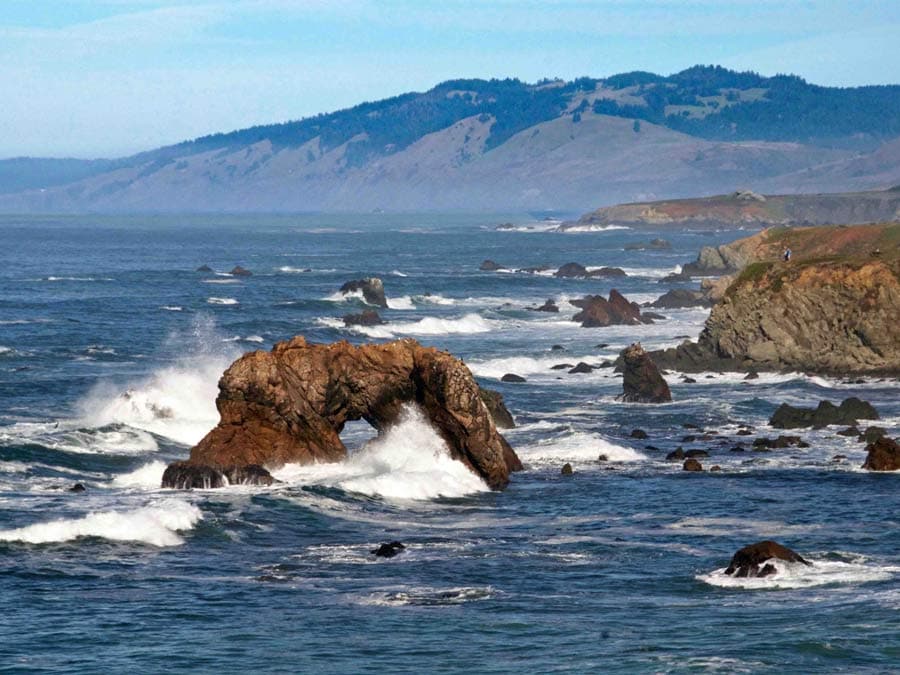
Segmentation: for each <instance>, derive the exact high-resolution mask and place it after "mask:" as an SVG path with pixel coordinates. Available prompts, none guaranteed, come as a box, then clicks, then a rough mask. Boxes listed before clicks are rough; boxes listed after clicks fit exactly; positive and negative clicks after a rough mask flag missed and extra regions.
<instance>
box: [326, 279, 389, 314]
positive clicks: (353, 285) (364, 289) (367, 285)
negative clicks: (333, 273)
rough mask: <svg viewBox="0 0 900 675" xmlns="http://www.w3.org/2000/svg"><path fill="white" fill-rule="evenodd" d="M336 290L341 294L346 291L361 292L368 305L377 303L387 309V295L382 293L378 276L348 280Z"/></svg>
mask: <svg viewBox="0 0 900 675" xmlns="http://www.w3.org/2000/svg"><path fill="white" fill-rule="evenodd" d="M338 291H339V292H340V293H342V294H343V295H347V293H356V292H357V291H359V292H361V293H362V296H363V300H365V301H366V302H368V303H369V304H370V305H377V306H378V307H383V308H384V309H387V306H388V304H387V297H386V296H385V294H384V283H383V282H382V281H381V279H379V278H378V277H367V278H365V279H357V280H355V281H348V282H347V283H345V284H344V285H343V286H341V287H340V288H339V289H338Z"/></svg>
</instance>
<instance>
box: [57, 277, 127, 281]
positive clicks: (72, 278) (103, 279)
mask: <svg viewBox="0 0 900 675" xmlns="http://www.w3.org/2000/svg"><path fill="white" fill-rule="evenodd" d="M42 281H113V279H111V278H109V277H44V278H43V279H42Z"/></svg>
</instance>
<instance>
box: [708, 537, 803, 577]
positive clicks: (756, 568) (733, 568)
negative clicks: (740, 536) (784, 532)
mask: <svg viewBox="0 0 900 675" xmlns="http://www.w3.org/2000/svg"><path fill="white" fill-rule="evenodd" d="M773 558H775V559H777V560H784V561H786V562H799V563H803V564H804V565H809V564H810V563H808V562H807V561H806V560H804V559H803V558H802V557H801V556H800V554H799V553H796V552H794V551H792V550H791V549H789V548H787V547H786V546H782V545H781V544H779V543H778V542H776V541H771V540H766V541H760V542H757V543H755V544H750V545H749V546H745V547H744V548H742V549H740V550H739V551H738V552H737V553H735V554H734V556H732V558H731V562H730V563H728V567H727V568H726V569H725V574H733V575H734V576H736V577H763V576H768V575H770V574H774V573H776V572H777V570H776V569H775V567H774V566H772V565H764V566H763V567H760V566H761V565H763V564H764V563H765V562H766V561H767V560H771V559H773Z"/></svg>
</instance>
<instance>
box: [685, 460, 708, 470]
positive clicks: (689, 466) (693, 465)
mask: <svg viewBox="0 0 900 675" xmlns="http://www.w3.org/2000/svg"><path fill="white" fill-rule="evenodd" d="M681 468H682V470H684V471H703V465H702V464H701V463H700V462H698V461H697V460H696V459H686V460H684V464H682V465H681Z"/></svg>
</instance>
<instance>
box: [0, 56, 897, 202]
mask: <svg viewBox="0 0 900 675" xmlns="http://www.w3.org/2000/svg"><path fill="white" fill-rule="evenodd" d="M897 183H900V86H893V85H892V86H873V87H857V88H848V89H839V88H828V87H818V86H815V85H811V84H808V83H806V82H805V81H804V80H802V79H800V78H797V77H794V76H781V75H779V76H776V77H771V78H765V77H761V76H759V75H756V74H755V73H736V72H732V71H729V70H726V69H723V68H720V67H701V66H697V67H694V68H690V69H688V70H685V71H683V72H680V73H677V74H675V75H671V76H669V77H662V76H659V75H654V74H652V73H642V72H636V73H626V74H623V75H616V76H613V77H609V78H606V79H603V80H597V79H591V78H581V79H578V80H575V81H573V82H563V81H544V82H540V83H537V84H525V83H522V82H519V81H518V80H490V81H484V80H454V81H450V82H444V83H443V84H440V85H438V86H437V87H435V88H434V89H432V90H430V91H428V92H425V93H422V94H419V93H410V94H404V95H402V96H398V97H395V98H390V99H386V100H383V101H378V102H374V103H363V104H361V105H358V106H356V107H354V108H350V109H347V110H342V111H339V112H335V113H330V114H327V115H319V116H316V117H312V118H308V119H304V120H300V121H296V122H287V123H284V124H273V125H267V126H258V127H252V128H250V129H244V130H240V131H234V132H231V133H227V134H215V135H212V136H206V137H203V138H198V139H196V140H193V141H188V142H184V143H180V144H178V145H173V146H169V147H164V148H160V149H158V150H153V151H150V152H145V153H141V154H139V155H135V156H132V157H127V158H123V159H118V160H113V161H110V160H97V161H92V162H88V161H84V162H79V161H77V160H46V159H40V160H37V159H27V158H25V159H22V158H20V159H16V160H4V161H0V210H3V211H7V212H9V211H85V210H90V211H310V210H356V211H359V210H369V209H375V208H380V209H385V210H405V209H505V208H525V209H530V210H536V209H587V208H591V207H596V206H597V205H600V204H610V203H615V202H626V201H647V200H650V199H658V198H669V197H679V196H695V195H702V194H717V193H727V192H731V191H733V190H734V189H737V188H752V189H754V190H757V191H766V192H769V193H772V192H780V193H793V192H808V191H846V190H865V189H878V188H885V187H889V186H891V185H895V184H897Z"/></svg>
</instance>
